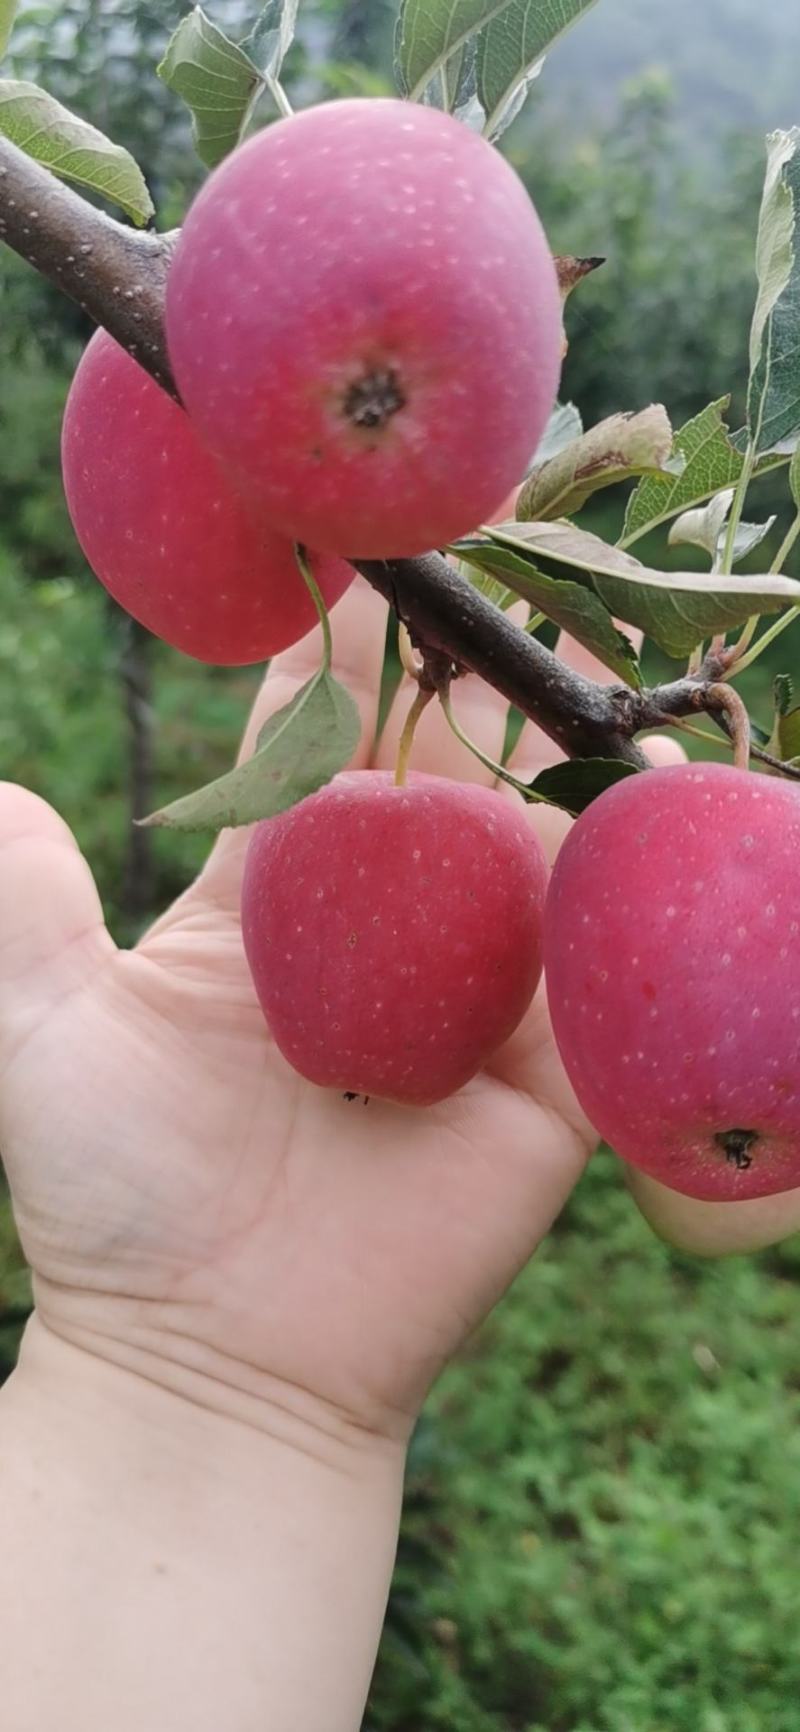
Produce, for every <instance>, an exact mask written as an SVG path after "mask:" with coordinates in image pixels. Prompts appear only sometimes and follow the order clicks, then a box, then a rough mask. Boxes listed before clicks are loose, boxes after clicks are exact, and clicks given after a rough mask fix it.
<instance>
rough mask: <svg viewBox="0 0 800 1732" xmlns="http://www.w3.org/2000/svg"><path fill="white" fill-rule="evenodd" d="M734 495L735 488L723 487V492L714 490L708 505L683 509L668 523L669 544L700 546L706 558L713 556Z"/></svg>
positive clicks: (716, 550) (671, 545) (722, 532)
mask: <svg viewBox="0 0 800 1732" xmlns="http://www.w3.org/2000/svg"><path fill="white" fill-rule="evenodd" d="M734 497H735V489H734V488H733V487H726V488H725V489H724V491H723V492H722V493H717V494H715V496H714V498H713V499H710V500H709V502H708V504H707V505H698V506H696V507H695V510H694V511H684V512H682V513H681V515H680V517H676V519H675V522H674V523H673V524H671V526H670V532H669V535H668V536H667V541H668V542H669V545H670V547H683V546H687V545H688V546H689V547H702V549H703V552H704V553H707V554H708V555H709V558H711V559H716V557H717V552H718V549H719V544H720V537H722V538H723V539H724V535H725V525H726V523H727V521H728V514H729V512H730V509H731V506H732V504H733V501H734Z"/></svg>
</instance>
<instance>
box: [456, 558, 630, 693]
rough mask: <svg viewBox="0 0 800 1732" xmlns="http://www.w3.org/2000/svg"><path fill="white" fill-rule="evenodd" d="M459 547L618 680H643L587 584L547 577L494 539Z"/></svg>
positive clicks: (621, 636)
mask: <svg viewBox="0 0 800 1732" xmlns="http://www.w3.org/2000/svg"><path fill="white" fill-rule="evenodd" d="M505 530H507V531H508V533H509V535H513V534H514V532H515V525H514V524H507V525H505V526H504V528H501V529H500V531H499V533H500V534H503V533H504V532H505ZM457 551H458V553H459V555H460V556H461V557H462V558H465V559H467V560H468V561H469V563H470V564H472V565H476V566H477V567H478V569H479V570H480V571H483V572H485V573H486V574H487V576H488V577H491V578H495V579H496V580H498V581H500V582H502V583H503V584H505V585H506V586H507V588H508V589H510V590H513V592H514V594H515V595H518V596H521V597H522V599H523V600H524V601H527V602H529V603H530V605H531V607H533V608H535V609H536V611H537V612H538V613H544V614H546V615H547V618H548V619H552V620H553V621H554V622H555V624H556V625H558V626H560V627H561V629H562V631H568V632H569V633H570V636H571V637H574V638H576V639H577V641H578V643H581V644H583V645H584V646H585V648H586V649H588V650H591V652H592V654H593V655H596V656H597V658H598V660H599V661H601V662H602V663H603V665H604V667H607V668H611V670H612V672H613V673H615V674H616V675H617V676H618V678H619V679H622V680H624V681H625V682H626V684H627V685H629V686H633V687H634V688H635V689H636V690H638V689H639V687H640V686H641V683H642V680H641V674H640V671H639V663H638V661H637V658H636V653H635V651H634V648H633V645H632V644H631V643H629V641H628V639H627V638H626V637H625V636H624V634H623V633H622V632H621V631H617V628H616V626H615V625H614V622H613V620H612V619H611V618H610V616H609V613H608V609H607V608H606V607H604V606H603V603H602V602H601V601H600V600H599V598H598V597H597V596H596V595H595V594H594V592H593V591H592V590H591V589H590V588H588V587H587V585H586V584H585V583H580V582H577V583H576V582H574V581H572V580H570V579H569V578H567V579H564V578H557V577H546V576H545V574H544V572H541V571H539V570H537V568H536V566H535V565H533V564H532V562H531V561H530V560H529V559H526V558H525V557H524V555H523V554H519V553H514V552H513V551H512V550H511V548H509V547H502V546H497V545H496V544H495V543H494V542H489V541H481V540H480V539H478V538H475V539H474V540H472V541H469V542H467V543H465V542H459V544H458V549H457ZM492 599H494V598H493V597H492Z"/></svg>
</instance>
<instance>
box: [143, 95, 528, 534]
mask: <svg viewBox="0 0 800 1732" xmlns="http://www.w3.org/2000/svg"><path fill="white" fill-rule="evenodd" d="M167 335H168V340H169V350H170V356H171V359H172V364H173V367H174V370H175V375H176V378H177V380H178V385H179V388H180V391H181V395H182V397H183V400H184V402H185V403H186V406H187V408H188V410H189V413H190V415H191V416H192V417H193V419H194V421H195V423H196V425H197V428H198V430H199V432H200V433H201V435H202V437H203V439H204V440H205V441H206V443H207V444H208V445H209V447H210V448H212V449H214V450H216V451H217V452H218V454H219V456H220V457H221V458H223V459H224V460H225V462H226V463H230V464H231V465H233V466H234V467H235V468H236V469H237V470H238V472H239V473H240V474H241V475H242V476H243V477H246V478H248V479H249V483H250V485H251V486H252V488H253V490H254V493H255V494H256V495H257V497H258V499H259V502H260V504H261V505H262V506H263V508H264V510H265V511H266V513H267V515H268V517H269V519H270V521H271V522H273V523H274V525H275V527H276V529H280V530H282V531H283V532H284V533H285V534H286V535H289V536H291V537H292V538H293V539H296V540H299V541H302V542H306V543H307V544H308V545H309V546H311V547H321V548H325V549H328V550H329V551H331V552H333V553H339V554H342V555H344V556H345V557H348V558H355V557H363V558H379V559H380V558H388V557H391V556H392V555H397V556H399V555H406V554H417V553H422V552H424V551H425V550H426V549H430V548H434V547H441V546H443V545H444V544H445V543H446V542H448V541H451V540H453V539H454V538H455V537H456V536H458V535H461V534H463V533H465V532H466V531H468V530H471V529H474V528H475V527H476V525H477V524H479V523H481V522H482V521H484V520H485V519H486V517H487V516H488V515H489V513H490V512H491V511H492V510H493V509H494V508H495V507H496V506H497V502H498V500H501V499H503V498H504V496H505V495H506V494H507V493H508V492H509V491H510V490H511V488H512V487H513V486H514V484H515V483H516V482H518V481H519V479H520V476H521V475H524V473H525V468H526V465H527V463H528V461H529V459H530V454H531V452H532V451H535V450H536V447H537V445H538V443H539V440H540V438H541V435H542V433H543V431H544V428H545V426H546V423H547V419H548V415H549V413H550V410H551V408H552V405H553V400H554V397H555V391H556V386H557V382H558V376H559V372H560V366H561V355H560V350H561V304H560V296H559V287H558V280H557V276H556V271H555V266H554V264H553V260H552V258H551V256H550V250H549V248H548V245H547V241H546V238H545V235H544V233H543V230H542V227H541V224H540V222H539V219H538V217H537V215H536V212H535V210H534V208H533V205H532V204H531V201H530V199H529V197H528V194H527V192H526V191H525V188H524V186H523V185H522V182H521V181H520V180H519V179H518V177H517V175H516V174H515V173H514V171H513V169H511V168H510V167H509V165H508V163H507V162H505V161H504V159H503V158H502V157H501V156H500V155H499V153H498V152H497V151H496V150H495V149H494V148H493V147H492V146H490V145H488V144H487V143H486V142H485V140H484V139H482V138H480V137H479V136H478V135H477V134H475V133H473V132H470V131H469V130H468V129H467V128H466V127H465V126H462V125H460V124H459V123H458V122H457V121H455V120H453V119H452V118H451V117H450V116H449V115H446V114H442V113H440V112H438V111H437V110H436V109H433V108H425V107H421V106H415V105H414V104H411V103H407V102H399V101H392V100H375V99H370V100H355V101H347V102H333V103H327V104H325V105H323V106H321V107H318V108H311V109H307V110H306V111H305V112H304V113H302V114H298V115H295V116H294V117H293V118H292V119H290V120H283V121H280V122H278V123H277V124H276V125H274V126H270V127H269V128H268V129H267V130H266V131H264V132H261V133H259V134H258V135H257V137H255V138H253V139H251V140H250V141H249V142H248V143H247V144H245V145H243V146H242V147H241V148H240V149H239V150H237V151H235V152H234V153H233V154H232V155H231V156H229V157H228V158H227V160H226V161H225V162H224V163H223V164H222V165H221V166H220V167H219V168H218V169H217V170H216V172H215V173H214V174H213V175H212V176H211V178H210V179H209V181H208V182H207V183H206V185H205V187H204V188H203V190H202V191H201V193H200V195H199V197H198V198H197V199H196V200H195V203H194V204H193V206H192V208H191V210H190V211H189V214H188V216H187V219H186V222H185V225H184V228H183V232H182V234H181V238H180V241H179V243H178V247H177V251H176V255H175V259H174V262H173V265H172V269H171V271H170V277H169V282H168V285H167Z"/></svg>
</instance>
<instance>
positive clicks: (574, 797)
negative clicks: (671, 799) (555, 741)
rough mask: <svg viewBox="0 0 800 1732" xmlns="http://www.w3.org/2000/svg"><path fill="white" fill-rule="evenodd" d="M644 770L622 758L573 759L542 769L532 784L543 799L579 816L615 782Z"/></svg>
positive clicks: (576, 816)
mask: <svg viewBox="0 0 800 1732" xmlns="http://www.w3.org/2000/svg"><path fill="white" fill-rule="evenodd" d="M641 773H642V772H641V771H640V770H637V768H636V765H635V764H626V763H624V762H623V761H622V759H619V758H570V759H569V760H568V761H567V762H566V763H564V764H553V765H552V766H551V768H550V769H549V770H542V772H541V774H540V775H538V776H537V777H536V781H535V782H532V783H531V793H532V794H533V795H536V796H537V797H538V798H539V799H542V798H543V799H545V800H549V801H550V802H551V804H552V805H554V806H562V807H563V809H564V811H565V812H570V813H571V814H572V817H573V818H578V817H580V814H581V812H585V811H586V808H587V806H591V803H592V801H593V800H596V799H597V797H598V795H600V794H604V793H605V792H606V789H607V788H613V786H614V783H615V782H623V781H624V780H625V779H626V777H627V776H638V775H641Z"/></svg>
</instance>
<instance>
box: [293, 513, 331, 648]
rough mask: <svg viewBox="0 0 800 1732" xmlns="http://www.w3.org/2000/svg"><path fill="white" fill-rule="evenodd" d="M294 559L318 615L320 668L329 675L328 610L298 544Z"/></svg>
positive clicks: (329, 638)
mask: <svg viewBox="0 0 800 1732" xmlns="http://www.w3.org/2000/svg"><path fill="white" fill-rule="evenodd" d="M294 557H295V560H296V562H297V567H298V570H299V572H300V575H301V577H302V579H303V582H304V584H305V586H306V589H307V590H308V592H309V595H310V596H311V600H312V601H313V603H314V606H315V608H316V610H317V613H318V614H319V623H320V625H321V626H322V667H323V671H324V672H325V673H326V674H327V673H330V670H331V660H332V657H333V639H332V637H331V622H330V619H329V617H328V609H327V608H326V606H325V603H324V601H323V599H322V591H321V590H320V587H319V584H318V583H317V580H316V578H315V576H314V573H313V571H312V570H311V566H310V565H309V562H308V557H307V555H306V551H305V548H303V547H301V546H300V544H299V542H296V543H295V549H294Z"/></svg>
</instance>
